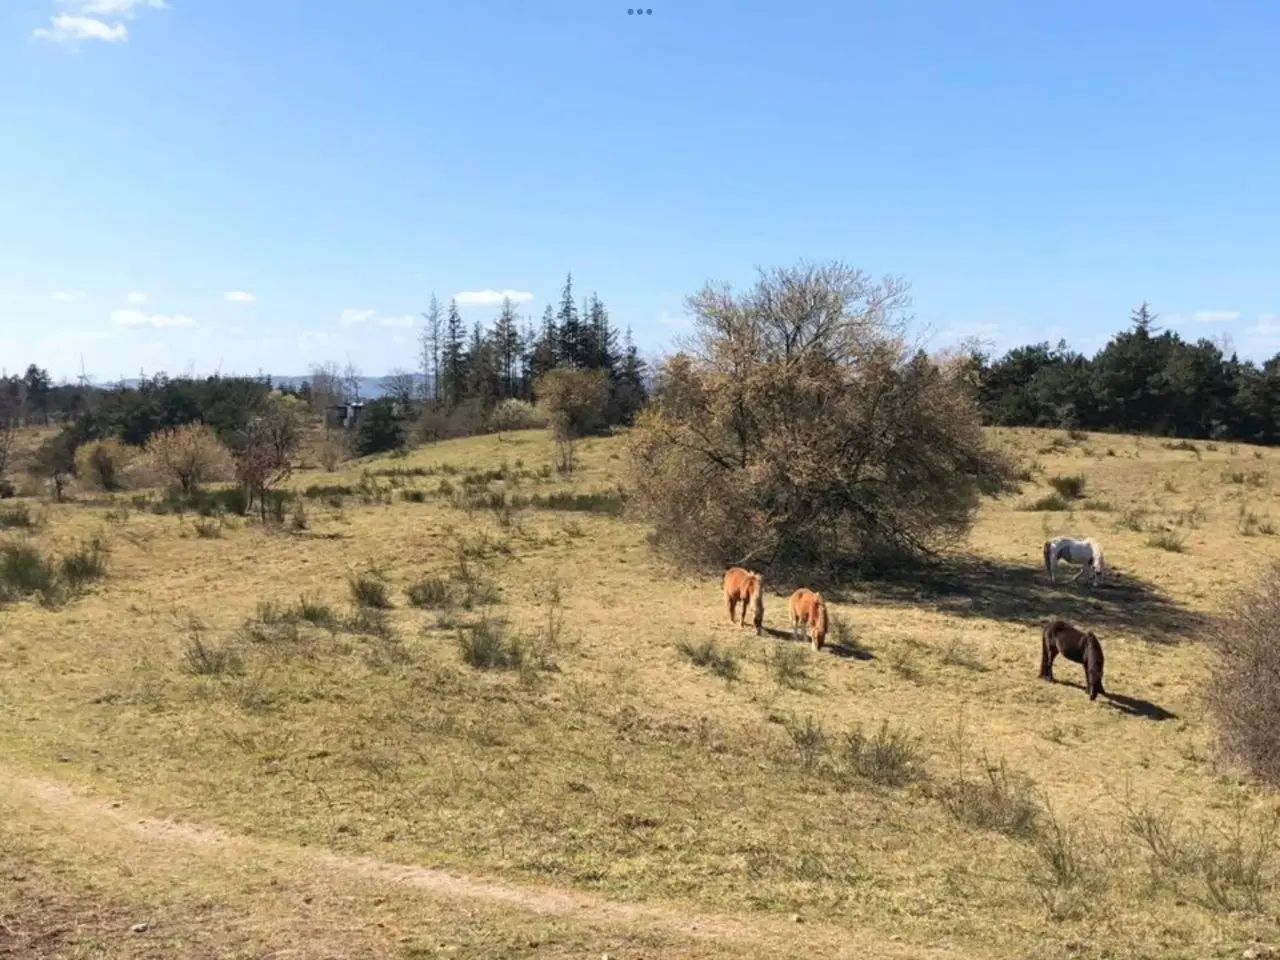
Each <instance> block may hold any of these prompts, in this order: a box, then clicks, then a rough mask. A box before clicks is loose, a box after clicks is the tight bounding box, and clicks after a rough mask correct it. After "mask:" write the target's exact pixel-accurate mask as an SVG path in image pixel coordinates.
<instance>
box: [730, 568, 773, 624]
mask: <svg viewBox="0 0 1280 960" xmlns="http://www.w3.org/2000/svg"><path fill="white" fill-rule="evenodd" d="M739 603H741V604H742V619H741V622H738V621H736V620H735V619H734V613H735V611H736V610H737V607H738V604H739ZM724 604H725V606H726V607H728V608H729V622H730V623H738V625H739V626H740V627H745V626H746V625H747V607H750V608H751V622H752V624H753V625H754V626H755V628H756V636H759V635H760V632H761V630H762V625H763V624H764V580H763V579H762V578H761V577H760V574H758V573H756V572H755V571H754V570H744V569H742V567H730V568H729V569H728V570H726V571H725V574H724Z"/></svg>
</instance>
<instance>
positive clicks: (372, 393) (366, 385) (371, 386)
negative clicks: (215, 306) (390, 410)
mask: <svg viewBox="0 0 1280 960" xmlns="http://www.w3.org/2000/svg"><path fill="white" fill-rule="evenodd" d="M268 376H270V377H271V382H272V383H273V384H275V385H276V386H279V387H286V386H287V387H293V388H294V389H297V388H298V387H300V386H302V384H304V383H305V382H306V381H308V380H309V379H311V378H310V377H306V376H301V377H290V376H276V375H275V374H268ZM382 380H383V378H382V377H360V378H359V384H360V399H361V400H376V399H378V398H379V397H382V396H385V395H386V393H387V391H386V390H385V389H384V388H383V386H382ZM140 382H141V381H140V380H139V378H137V377H132V378H129V379H125V380H123V381H121V380H107V381H101V380H95V381H94V382H93V385H94V386H95V387H99V388H101V389H104V390H109V389H111V388H112V387H118V386H120V385H121V383H123V384H124V385H125V386H126V387H136V386H137V385H138V384H139V383H140ZM413 382H414V386H415V387H416V388H417V389H418V390H421V389H422V388H423V385H424V384H425V383H427V382H428V381H427V379H426V378H425V377H423V376H422V374H414V376H413Z"/></svg>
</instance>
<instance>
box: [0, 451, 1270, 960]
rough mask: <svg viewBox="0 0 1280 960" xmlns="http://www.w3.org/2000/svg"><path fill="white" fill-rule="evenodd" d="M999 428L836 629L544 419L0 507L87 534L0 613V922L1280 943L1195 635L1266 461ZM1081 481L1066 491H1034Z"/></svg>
mask: <svg viewBox="0 0 1280 960" xmlns="http://www.w3.org/2000/svg"><path fill="white" fill-rule="evenodd" d="M994 433H996V434H997V435H998V437H999V438H1000V440H1001V441H1002V442H1005V443H1008V444H1010V445H1012V446H1014V447H1016V448H1017V449H1018V451H1019V454H1020V456H1021V458H1022V461H1023V464H1024V466H1025V467H1026V469H1027V471H1028V472H1027V474H1026V476H1027V478H1028V479H1027V481H1026V482H1025V483H1024V485H1023V486H1024V489H1023V491H1022V492H1021V493H1020V494H1018V495H1015V496H1009V497H1006V498H1004V499H1002V500H999V501H990V502H987V503H986V504H985V505H984V507H983V510H982V513H981V516H980V519H979V522H978V524H977V527H976V529H975V530H974V532H973V535H972V537H971V539H970V542H969V543H968V544H967V545H966V546H965V547H964V556H963V557H962V558H958V559H955V560H953V562H951V563H950V564H949V565H948V566H947V568H946V569H945V570H943V571H938V572H936V573H935V574H933V575H931V576H927V577H926V576H923V575H922V576H921V577H920V578H919V579H918V581H916V582H911V583H902V582H898V583H891V584H873V583H866V584H861V585H858V586H856V587H854V588H850V589H847V590H845V591H843V592H832V591H824V592H826V593H827V595H828V597H829V599H831V600H832V610H833V612H834V613H835V614H836V615H837V618H838V621H839V623H838V625H837V629H836V630H835V631H834V633H833V637H832V641H833V642H832V643H831V644H830V646H829V647H828V649H826V650H824V651H822V652H821V653H817V654H815V653H813V652H812V651H811V650H810V649H809V648H808V646H807V645H806V644H802V643H796V642H793V641H791V640H790V639H789V637H788V635H787V634H788V623H787V619H786V612H785V610H786V606H785V604H786V600H785V597H786V588H789V587H790V586H792V585H784V584H777V583H770V582H769V579H768V571H767V569H766V570H765V571H764V572H765V576H766V584H767V586H768V591H769V592H768V598H767V602H766V612H765V623H766V626H767V627H768V628H769V635H768V636H766V637H762V638H757V637H755V636H754V635H753V634H752V632H751V631H750V630H747V631H741V630H739V629H738V628H736V627H731V626H730V625H729V623H728V621H727V616H726V614H725V612H724V608H723V605H722V602H721V599H720V589H719V582H718V580H717V579H715V578H713V577H706V578H696V577H691V576H685V575H680V574H677V573H674V572H672V571H670V570H668V569H666V568H665V567H664V566H663V565H662V564H661V563H660V562H659V561H658V560H657V559H656V558H655V556H654V554H653V552H652V551H651V549H650V547H649V546H648V544H647V542H646V536H645V534H646V531H645V529H644V528H643V527H640V526H638V525H636V524H634V523H632V522H630V521H628V520H627V519H625V517H624V516H622V515H621V514H622V507H623V501H622V497H621V494H620V492H619V483H620V481H621V467H622V463H623V457H624V455H625V451H624V444H625V437H616V438H610V439H602V440H594V441H589V442H586V443H584V444H583V449H582V461H583V466H582V468H581V470H580V471H579V473H578V474H577V475H576V476H574V477H573V478H572V479H571V480H568V481H566V480H563V479H561V478H559V477H558V476H557V475H556V474H555V473H554V471H553V470H552V469H551V466H550V465H551V463H552V460H553V450H552V447H551V444H550V442H549V441H548V439H547V438H546V437H545V436H544V435H543V434H541V433H538V432H524V433H516V434H508V435H507V436H506V437H505V438H502V439H499V438H497V437H484V438H474V439H469V440H463V441H453V442H449V443H441V444H438V445H435V446H432V447H429V448H425V449H422V450H418V451H415V452H413V453H411V454H409V455H407V456H404V457H380V458H373V459H369V460H365V461H360V462H355V463H351V464H347V465H345V466H344V467H342V468H340V469H339V470H338V471H337V472H336V473H326V472H324V471H322V470H319V469H309V470H306V471H302V472H300V473H299V474H298V475H296V476H295V478H294V479H293V480H292V481H291V483H292V484H293V487H294V489H295V490H296V491H297V492H298V493H299V495H300V496H299V501H300V502H301V503H302V504H304V507H303V512H302V514H298V515H296V516H295V520H294V522H291V523H290V524H289V525H288V527H287V528H286V529H285V530H271V529H264V528H262V527H261V526H259V525H257V524H246V523H245V522H243V521H240V520H237V519H230V518H221V517H209V518H202V517H199V516H198V515H194V514H192V513H187V514H185V515H175V514H172V513H158V512H156V511H157V510H159V509H160V507H159V506H158V504H159V502H160V501H159V499H158V497H157V495H155V494H154V493H152V494H148V493H140V492H130V493H128V494H118V495H115V496H106V495H94V494H92V493H81V494H80V499H79V502H76V503H69V504H60V505H58V504H40V503H38V502H37V501H34V500H19V501H6V502H5V503H4V504H0V512H3V516H4V517H8V518H9V520H8V521H7V525H8V526H9V527H10V529H8V530H5V531H0V538H3V539H4V540H5V541H6V542H9V543H23V542H30V543H31V544H33V545H36V546H37V547H38V548H39V549H40V550H41V551H44V552H45V553H47V554H51V555H57V556H61V555H66V554H68V553H72V552H74V551H75V550H76V549H78V545H80V544H83V543H85V542H87V541H89V540H90V538H92V537H94V536H99V537H101V539H102V542H103V543H104V544H105V545H106V548H107V551H108V553H107V575H106V576H105V578H103V579H102V580H100V581H99V582H97V583H94V584H93V585H91V586H89V587H88V589H87V591H86V592H85V593H84V594H83V595H82V596H79V597H76V598H73V599H70V600H69V601H68V602H66V603H65V604H63V605H59V606H52V607H48V606H42V605H40V604H37V603H35V602H32V601H29V600H26V601H22V602H16V603H11V604H9V605H8V606H4V607H0V771H3V774H2V775H0V874H3V875H5V876H6V877H13V878H15V880H14V882H12V883H7V884H3V885H0V921H2V922H3V925H0V953H3V952H4V948H6V947H7V948H9V949H10V950H11V951H12V952H13V953H14V955H16V956H20V957H37V956H41V957H43V956H62V955H67V956H71V955H76V956H81V955H82V956H95V957H97V956H102V957H117V956H118V957H135V956H148V957H149V956H157V957H159V956H173V955H175V951H176V952H179V953H180V954H181V955H182V956H196V957H202V956H209V957H214V956H218V957H223V956H232V955H237V956H250V955H254V956H261V955H264V954H266V953H269V952H271V951H284V950H285V949H286V948H287V947H289V946H290V945H291V944H292V945H295V946H296V945H297V944H298V943H306V944H308V946H307V947H306V948H305V949H302V950H300V951H299V952H298V954H297V955H306V956H322V955H323V956H339V955H377V956H402V957H435V956H442V957H443V956H448V957H468V958H471V957H494V958H497V957H519V956H535V955H536V956H539V957H543V956H551V957H560V956H564V957H570V956H573V957H578V956H583V957H585V956H600V955H601V954H605V953H607V954H608V955H609V956H611V957H639V956H643V957H647V958H653V957H676V956H680V957H691V956H692V957H711V956H716V957H757V956H758V957H766V956H780V955H783V954H784V953H785V954H787V955H793V956H801V955H804V956H849V957H854V956H858V957H870V956H874V957H879V956H904V957H905V956H912V957H919V956H932V955H934V954H935V953H936V954H937V955H942V953H943V952H945V953H946V955H947V956H950V957H1022V958H1026V957H1032V958H1050V957H1065V956H1070V957H1116V956H1123V957H1133V958H1137V957H1153V958H1154V957H1161V958H1168V957H1188V958H1190V957H1205V956H1239V955H1240V952H1241V951H1242V950H1244V949H1245V948H1247V947H1248V946H1249V944H1250V943H1251V942H1253V941H1254V940H1258V939H1260V940H1263V941H1268V940H1274V939H1275V938H1276V936H1277V930H1276V927H1275V923H1274V920H1273V919H1271V918H1273V917H1274V916H1275V915H1276V909H1277V906H1280V904H1278V903H1277V899H1276V889H1275V887H1274V883H1273V881H1274V877H1275V868H1276V865H1277V864H1276V851H1275V846H1274V837H1275V831H1274V827H1275V822H1276V821H1275V811H1276V804H1275V802H1274V799H1273V798H1272V797H1271V796H1270V795H1268V794H1266V793H1264V792H1262V791H1259V790H1258V789H1256V788H1255V787H1253V786H1250V785H1249V784H1247V783H1246V782H1245V781H1244V780H1243V779H1242V778H1240V777H1239V776H1238V774H1237V772H1236V771H1233V770H1232V769H1231V768H1230V767H1226V766H1222V765H1220V764H1219V763H1218V761H1217V759H1216V758H1215V752H1214V746H1213V741H1214V738H1213V731H1212V728H1211V726H1210V723H1209V720H1208V719H1207V717H1206V714H1205V711H1204V707H1203V705H1202V704H1201V703H1200V701H1199V699H1198V696H1197V684H1198V683H1199V681H1200V678H1202V677H1203V675H1204V671H1205V669H1206V662H1207V661H1206V653H1205V651H1204V649H1203V647H1202V645H1201V644H1199V643H1198V642H1197V638H1198V636H1199V635H1200V634H1201V632H1202V629H1203V625H1204V622H1205V618H1206V617H1207V616H1208V615H1211V614H1212V613H1213V612H1214V611H1215V610H1217V609H1219V608H1220V606H1221V604H1222V603H1223V602H1224V599H1225V598H1226V596H1227V595H1228V593H1229V591H1230V590H1232V589H1233V588H1234V587H1236V586H1238V585H1239V584H1241V583H1243V582H1245V581H1246V580H1247V579H1248V578H1249V577H1250V576H1251V575H1252V573H1253V572H1255V571H1256V569H1257V568H1258V566H1259V564H1260V562H1262V561H1264V560H1266V559H1269V558H1272V557H1276V556H1280V540H1278V538H1277V537H1275V536H1274V535H1273V534H1274V532H1275V529H1276V528H1275V527H1273V526H1272V523H1273V517H1274V518H1275V519H1274V522H1277V523H1280V514H1277V513H1276V512H1275V511H1277V509H1278V508H1277V503H1276V497H1277V493H1280V487H1278V486H1277V482H1278V481H1280V477H1277V464H1278V463H1280V460H1277V458H1278V457H1280V453H1277V452H1275V451H1273V450H1262V449H1256V448H1253V447H1248V446H1244V445H1239V446H1235V445H1217V446H1215V445H1213V444H1203V443H1197V444H1179V445H1172V444H1170V443H1168V442H1167V441H1160V440H1155V439H1139V438H1134V437H1124V436H1104V435H1096V434H1095V435H1082V434H1073V435H1071V436H1068V435H1067V434H1064V433H1061V432H1058V431H1038V430H1021V429H1007V430H996V431H994ZM1073 475H1080V476H1083V477H1084V478H1085V483H1084V488H1083V491H1082V495H1081V496H1079V497H1078V498H1076V499H1074V500H1072V501H1070V502H1069V503H1068V504H1067V506H1068V507H1070V509H1067V510H1032V509H1027V507H1028V506H1029V505H1031V504H1033V503H1034V502H1035V501H1037V500H1040V499H1041V498H1043V497H1046V496H1047V495H1048V494H1050V493H1051V490H1050V487H1049V484H1048V481H1049V480H1050V479H1051V478H1055V477H1061V476H1073ZM14 504H17V505H16V506H14ZM1047 505H1050V506H1052V505H1053V504H1047ZM24 510H25V511H28V516H29V517H30V520H31V524H32V525H30V526H25V525H23V524H22V522H21V519H20V517H21V515H20V514H19V513H16V512H15V511H24ZM0 522H3V521H0ZM1059 533H1071V534H1077V535H1080V536H1086V535H1087V536H1094V537H1096V538H1098V539H1100V540H1102V541H1103V542H1104V543H1105V544H1106V547H1107V559H1108V562H1109V565H1110V567H1111V568H1112V571H1111V576H1110V578H1109V579H1108V580H1107V581H1105V582H1104V583H1103V584H1102V585H1101V586H1099V587H1098V588H1096V589H1095V590H1093V591H1092V592H1090V591H1088V590H1086V589H1085V588H1084V587H1083V585H1082V584H1077V585H1075V586H1059V587H1057V588H1054V587H1051V586H1050V585H1049V583H1048V582H1047V580H1046V578H1045V576H1044V572H1043V570H1042V568H1041V567H1040V547H1041V544H1042V543H1043V541H1044V540H1045V539H1046V538H1047V537H1048V536H1051V535H1056V534H1059ZM1072 572H1074V571H1072ZM353 578H354V579H355V580H356V581H359V583H358V590H359V593H360V596H362V597H363V598H364V600H365V606H363V607H360V606H358V605H356V604H354V603H353V595H354V592H355V590H354V589H353V586H352V583H351V582H350V581H351V580H352V579H353ZM380 584H381V585H383V586H382V587H380V586H379V585H380ZM383 588H385V593H386V597H387V602H388V603H389V606H388V607H386V608H385V609H384V608H381V607H380V606H379V603H380V602H381V599H380V592H381V590H382V589H383ZM1051 615H1061V616H1065V617H1067V618H1068V619H1071V620H1073V621H1074V622H1076V623H1078V624H1080V625H1082V626H1086V627H1087V628H1090V629H1093V630H1095V631H1096V632H1097V634H1098V636H1099V637H1100V638H1101V640H1102V643H1103V645H1104V647H1105V650H1106V657H1107V661H1106V686H1107V690H1108V692H1109V694H1110V696H1109V697H1107V698H1100V699H1099V700H1098V701H1097V702H1095V703H1090V702H1089V701H1088V699H1087V698H1086V696H1085V693H1084V690H1083V679H1084V678H1083V672H1082V671H1081V670H1080V668H1079V667H1077V666H1076V665H1074V664H1070V663H1064V662H1062V661H1061V660H1059V662H1058V664H1057V665H1056V668H1055V670H1056V674H1057V677H1058V681H1059V682H1058V683H1056V684H1052V685H1051V684H1048V683H1045V682H1044V681H1041V680H1039V679H1038V678H1037V675H1036V674H1037V665H1038V659H1039V652H1040V636H1039V630H1038V623H1039V621H1040V620H1042V619H1043V618H1045V617H1047V616H1051ZM460 638H462V639H461V640H460ZM464 641H465V650H464V649H463V647H464ZM464 653H465V654H466V656H465V657H464ZM467 658H469V659H470V661H471V663H468V662H467ZM475 664H479V666H477V665H475ZM1268 831H1269V832H1268ZM1255 863H1256V865H1257V867H1256V869H1254V868H1253V867H1252V866H1251V864H1255ZM135 926H136V927H137V929H135ZM75 950H80V951H81V952H80V953H75V952H74V951H75ZM273 955H275V954H273ZM279 955H286V954H284V953H280V954H279Z"/></svg>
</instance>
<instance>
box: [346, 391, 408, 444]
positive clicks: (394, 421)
mask: <svg viewBox="0 0 1280 960" xmlns="http://www.w3.org/2000/svg"><path fill="white" fill-rule="evenodd" d="M404 442H405V427H404V421H403V420H402V419H401V417H400V416H399V414H398V413H397V412H396V408H395V405H394V404H393V402H392V401H391V400H389V399H382V400H374V401H373V402H372V403H366V404H365V405H364V409H363V410H361V411H360V420H359V422H358V423H357V424H356V438H355V453H356V456H358V457H367V456H369V455H371V454H374V453H387V452H389V451H392V450H399V449H400V448H401V447H403V446H404Z"/></svg>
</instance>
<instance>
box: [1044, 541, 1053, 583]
mask: <svg viewBox="0 0 1280 960" xmlns="http://www.w3.org/2000/svg"><path fill="white" fill-rule="evenodd" d="M1044 572H1045V573H1047V574H1048V575H1049V581H1050V582H1053V541H1052V540H1046V541H1045V542H1044Z"/></svg>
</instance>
